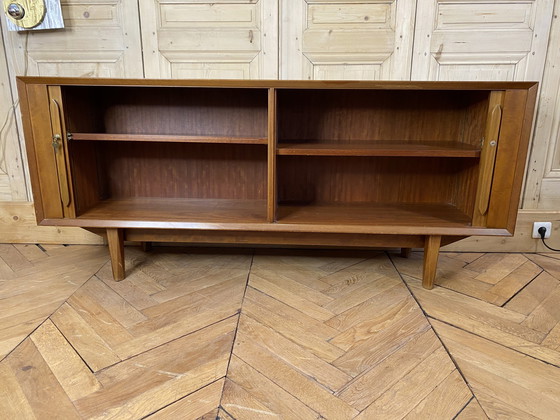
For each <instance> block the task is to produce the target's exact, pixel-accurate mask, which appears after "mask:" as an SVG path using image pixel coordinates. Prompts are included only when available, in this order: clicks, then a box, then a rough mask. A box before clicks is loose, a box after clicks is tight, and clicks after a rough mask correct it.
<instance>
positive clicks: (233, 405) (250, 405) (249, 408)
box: [221, 380, 281, 420]
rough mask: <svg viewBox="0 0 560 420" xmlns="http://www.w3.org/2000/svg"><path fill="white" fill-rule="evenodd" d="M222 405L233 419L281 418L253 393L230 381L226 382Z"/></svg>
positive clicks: (258, 419) (259, 419)
mask: <svg viewBox="0 0 560 420" xmlns="http://www.w3.org/2000/svg"><path fill="white" fill-rule="evenodd" d="M221 405H222V407H223V408H224V409H225V410H226V411H227V412H228V413H229V414H231V416H232V417H234V418H236V419H238V420H241V419H255V420H261V419H280V418H281V417H280V415H279V414H277V413H274V412H272V411H270V409H269V408H268V407H267V406H266V405H264V404H262V403H261V402H260V401H259V400H257V399H256V398H255V397H253V395H251V393H249V392H247V391H246V390H245V389H244V388H242V387H241V386H239V385H237V384H236V383H235V382H232V381H230V380H226V383H225V386H224V394H223V396H222V402H221Z"/></svg>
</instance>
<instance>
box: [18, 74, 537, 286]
mask: <svg viewBox="0 0 560 420" xmlns="http://www.w3.org/2000/svg"><path fill="white" fill-rule="evenodd" d="M18 89H19V94H20V98H21V110H22V114H23V121H24V130H25V139H26V145H27V153H28V160H29V168H30V174H31V182H32V187H33V194H34V200H35V209H36V214H37V221H38V223H39V224H41V225H55V226H79V227H83V228H86V229H89V230H92V231H94V232H97V233H100V234H106V235H107V240H108V243H109V250H110V254H111V262H112V267H113V274H114V277H115V279H116V280H120V279H123V278H124V276H125V267H124V251H123V241H124V240H130V241H144V242H152V241H166V242H170V241H179V242H190V243H234V244H268V245H283V246H284V245H300V246H301V245H303V246H334V247H346V246H352V247H380V246H381V247H400V248H403V253H404V254H406V253H407V250H409V249H410V248H422V247H423V248H424V250H425V252H424V277H423V284H424V286H425V287H427V288H431V287H432V286H433V281H434V277H435V273H436V265H437V258H438V253H439V248H440V246H441V245H443V244H447V243H451V242H453V241H457V240H459V239H461V238H464V237H466V236H471V235H503V236H509V235H512V234H513V230H514V226H515V220H516V216H517V207H518V203H519V196H520V191H521V185H522V180H523V172H524V167H525V161H526V155H527V146H528V141H529V136H530V131H531V125H532V119H533V110H534V105H535V97H536V92H537V83H532V82H393V81H391V82H342V81H331V82H319V81H227V80H220V81H218V80H124V79H84V78H79V79H78V78H74V79H71V78H41V77H20V78H18Z"/></svg>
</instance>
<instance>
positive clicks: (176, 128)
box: [63, 86, 268, 145]
mask: <svg viewBox="0 0 560 420" xmlns="http://www.w3.org/2000/svg"><path fill="white" fill-rule="evenodd" d="M63 95H64V103H65V109H66V123H67V130H68V132H69V133H71V138H72V140H76V141H128V142H185V143H225V144H228V143H231V144H261V145H266V144H267V142H268V141H267V97H268V91H267V89H227V88H202V87H197V88H187V87H184V88H166V87H127V88H122V87H116V86H115V87H113V86H111V87H95V88H91V87H83V86H66V87H64V88H63Z"/></svg>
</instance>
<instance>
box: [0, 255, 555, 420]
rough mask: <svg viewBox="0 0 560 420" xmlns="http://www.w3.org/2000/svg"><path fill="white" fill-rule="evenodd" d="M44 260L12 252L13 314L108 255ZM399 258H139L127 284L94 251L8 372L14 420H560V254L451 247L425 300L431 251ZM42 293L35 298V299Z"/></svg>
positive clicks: (8, 262) (24, 341)
mask: <svg viewBox="0 0 560 420" xmlns="http://www.w3.org/2000/svg"><path fill="white" fill-rule="evenodd" d="M35 248H37V247H35ZM35 248H32V247H31V248H30V247H25V246H19V245H18V246H17V247H16V246H12V245H7V246H4V247H0V273H2V276H4V277H5V276H6V275H7V274H10V273H12V274H11V276H13V277H12V279H13V280H14V281H13V282H11V285H10V287H7V284H8V283H7V282H10V280H7V281H5V282H3V283H1V284H0V297H1V298H2V300H3V302H4V304H3V305H2V309H1V310H0V316H3V315H4V312H5V311H8V312H9V311H10V310H12V309H15V308H17V309H18V310H19V311H20V313H22V314H23V312H21V311H22V310H24V309H25V305H27V308H28V310H29V312H35V313H36V311H37V308H38V304H37V303H38V302H40V301H41V300H44V299H45V298H46V297H47V296H49V295H50V294H51V293H52V294H53V296H54V295H56V293H58V291H55V290H54V289H55V283H53V281H54V280H56V279H59V278H61V277H62V276H61V274H60V273H67V274H69V275H70V277H69V278H70V279H71V281H72V282H78V281H79V277H78V275H77V274H74V272H72V271H69V269H68V267H69V266H71V265H72V264H76V265H79V266H80V268H82V269H83V268H85V265H87V264H90V262H88V263H87V264H86V262H87V261H90V260H91V257H92V256H93V255H94V254H95V253H94V254H91V255H90V254H89V253H90V252H94V251H96V250H99V248H97V247H64V246H50V245H45V246H44V247H43V249H44V251H43V250H41V249H39V248H37V249H35ZM98 254H100V253H98ZM103 254H104V253H103ZM391 257H392V258H393V262H391V261H390V260H389V258H388V256H387V255H386V254H385V253H381V252H379V253H372V252H363V251H362V252H359V251H351V252H340V251H338V252H332V251H330V252H329V251H300V252H295V251H293V250H291V251H290V250H283V251H278V252H270V251H267V250H261V251H258V252H255V251H253V250H246V251H243V252H241V251H240V250H235V249H234V250H231V249H230V250H219V251H218V250H212V251H210V250H207V249H191V250H189V249H179V248H170V247H154V249H153V250H152V251H151V252H150V253H145V252H143V251H141V250H140V249H139V248H135V247H129V249H128V250H127V263H128V265H129V270H130V273H129V278H128V279H125V280H123V281H121V282H114V281H113V280H112V275H111V268H110V265H109V264H108V263H106V264H105V265H104V266H103V267H102V268H101V270H99V271H97V268H95V267H93V263H94V261H95V257H94V258H93V260H91V264H90V265H91V271H90V273H89V274H87V276H86V277H85V279H87V278H89V280H87V281H85V279H84V280H83V281H82V282H81V283H80V284H83V285H82V286H81V287H80V288H79V289H78V290H76V286H74V289H72V290H71V291H70V292H69V293H68V294H67V295H66V296H68V295H70V294H71V296H70V297H69V298H68V299H67V300H66V302H65V303H64V304H63V305H62V307H60V308H59V309H57V310H56V312H55V313H54V314H53V315H51V316H50V317H49V316H48V315H46V316H45V317H47V318H49V319H47V320H46V321H44V322H43V320H44V318H43V320H41V321H39V322H40V323H42V325H40V326H39V327H38V328H37V329H35V330H28V332H27V333H26V334H24V335H23V336H22V337H21V338H20V339H19V342H20V343H21V344H20V345H19V346H17V347H16V348H15V349H13V350H11V352H10V353H9V354H8V355H7V357H5V358H4V359H3V360H2V361H0V378H1V379H2V381H0V389H2V393H0V407H1V408H2V413H7V414H11V413H15V415H16V416H19V417H21V416H23V415H26V416H28V417H32V416H33V417H43V416H49V417H57V416H61V415H64V417H65V418H107V417H110V416H114V417H119V418H138V417H146V416H148V418H149V416H152V417H155V418H176V417H177V416H178V415H179V416H183V417H184V416H187V417H188V418H191V417H192V418H198V417H200V418H215V416H216V415H217V413H219V415H220V416H221V417H222V418H238V419H244V418H247V419H252V418H261V417H262V418H271V417H272V418H274V417H284V418H302V419H307V418H309V419H316V418H318V416H323V417H324V418H327V419H330V418H332V419H339V418H348V417H351V416H354V417H357V418H360V419H362V418H364V419H367V418H380V419H383V418H387V419H393V418H459V419H467V418H477V419H478V418H487V417H488V418H499V417H500V416H506V417H509V418H511V417H523V418H532V419H535V418H536V419H548V418H551V416H553V413H556V412H557V411H558V407H557V406H558V404H559V403H560V401H559V400H558V398H557V395H556V394H557V393H555V392H554V391H555V390H556V389H557V388H558V383H557V382H558V368H557V367H556V365H557V358H556V359H555V358H554V356H553V355H554V354H556V353H558V350H559V349H560V345H559V343H560V341H559V338H560V334H559V331H560V329H559V328H558V325H560V324H559V322H560V313H559V312H558V311H557V308H558V307H559V305H558V299H559V297H560V292H559V289H558V287H559V286H558V284H559V283H558V282H559V280H558V276H560V265H559V264H558V263H559V262H560V259H558V258H553V255H552V256H550V255H527V256H523V255H519V254H481V253H468V254H467V253H463V254H458V253H442V254H441V256H440V260H441V264H440V271H442V274H441V275H440V276H439V277H438V281H437V282H438V283H439V284H441V286H440V285H436V287H434V289H433V290H432V291H426V290H425V289H423V288H421V286H420V281H419V280H415V279H414V278H413V277H410V276H411V275H413V276H416V277H418V276H421V271H422V270H421V258H420V257H421V255H420V254H419V253H416V252H413V253H412V255H411V257H410V258H409V259H402V258H401V257H399V256H398V255H397V254H394V255H391ZM528 257H529V258H530V259H529V258H528ZM104 261H106V256H105V255H103V260H102V261H101V260H100V261H99V262H97V263H96V264H102V263H103V262H104ZM393 263H394V264H395V265H393ZM49 266H50V268H49ZM97 267H98V265H97ZM395 267H397V268H398V271H397V270H396V269H395ZM48 270H51V271H50V278H47V277H45V274H46V273H47V272H48ZM96 271H97V274H96V276H92V273H94V272H96ZM20 273H21V275H23V277H22V276H19V274H20ZM467 275H468V276H467ZM26 276H27V277H26ZM400 276H402V277H403V278H404V279H405V280H406V281H407V282H408V285H409V287H410V290H411V291H412V292H413V293H414V294H415V297H416V299H418V302H420V303H421V305H422V307H419V306H418V304H417V303H416V300H415V299H414V298H413V297H412V296H411V295H410V293H409V291H408V289H407V288H406V287H405V286H404V285H403V282H402V280H401V277H400ZM535 276H536V277H535ZM462 277H465V280H462ZM442 278H443V279H446V282H445V283H441V282H440V280H441V279H442ZM453 279H454V280H453ZM469 282H470V283H472V284H471V287H470V289H469V288H466V285H467V284H468V283H469ZM32 284H35V286H36V288H35V290H36V295H37V296H36V297H33V294H29V293H27V292H26V291H27V289H29V287H31V285H32ZM482 285H486V286H487V287H489V288H490V289H486V290H492V288H494V289H493V290H494V292H498V290H502V291H503V292H504V294H503V295H501V296H502V300H496V301H494V300H492V294H490V293H486V294H483V293H479V294H475V291H476V290H479V291H482V290H483V287H482ZM455 289H456V290H457V291H455ZM468 294H470V295H471V297H469V296H468ZM495 296H498V295H495ZM503 302H506V304H505V305H504V304H503ZM10 308H12V309H10ZM423 310H424V311H426V313H427V314H428V316H429V317H430V318H431V319H429V320H427V319H426V317H425V316H424V313H423ZM51 313H52V310H51ZM0 319H7V318H4V317H2V318H0ZM21 319H23V318H21ZM440 320H441V321H440ZM428 321H429V322H428ZM430 323H431V324H433V325H434V326H435V330H436V332H437V334H438V336H436V335H435V334H434V331H433V330H432V327H431V325H430ZM33 328H35V327H33ZM8 333H9V332H7V331H6V330H4V331H3V334H4V335H6V334H8ZM29 333H31V335H30V336H28V334H29ZM474 333H476V334H474ZM234 336H235V337H236V338H235V341H234ZM438 337H439V338H440V339H441V340H442V341H443V343H444V344H445V347H443V346H442V344H441V342H440V341H439V339H438ZM513 337H517V338H518V341H517V342H516V341H515V340H513ZM531 340H532V341H531ZM446 349H448V351H449V352H450V353H451V354H452V355H453V357H454V361H455V363H456V364H455V363H454V362H453V361H452V360H451V358H450V357H449V355H448V353H447V351H446ZM232 353H233V354H232ZM525 354H526V355H525ZM539 359H542V360H543V361H545V362H547V363H543V362H541V361H539ZM228 361H229V368H228ZM462 375H463V376H464V377H465V378H466V380H467V381H468V383H469V386H470V388H471V389H472V390H473V391H474V396H475V398H474V399H473V394H472V393H471V391H470V389H469V387H467V385H466V384H465V382H464V380H463V377H462ZM537 398H538V399H539V401H540V402H541V404H538V405H535V404H534V401H535V400H536V399H537ZM212 416H213V417H212ZM228 416H229V417H228Z"/></svg>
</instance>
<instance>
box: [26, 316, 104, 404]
mask: <svg viewBox="0 0 560 420" xmlns="http://www.w3.org/2000/svg"><path fill="white" fill-rule="evenodd" d="M30 338H31V340H32V341H33V343H34V344H35V346H36V347H37V350H38V351H39V353H41V356H42V357H43V359H44V360H45V362H46V363H47V365H48V366H49V369H50V370H51V371H52V373H53V374H54V376H55V377H56V379H57V380H58V382H59V383H60V385H61V386H62V388H63V389H64V392H66V394H67V395H68V397H69V398H70V400H71V401H76V400H77V399H79V398H83V397H85V396H87V395H89V394H91V393H93V392H95V391H97V390H99V389H101V384H100V383H99V382H98V381H97V379H96V378H95V376H94V375H93V373H92V372H91V371H90V370H89V369H88V368H87V366H86V364H85V363H84V361H83V360H82V359H81V358H80V356H79V355H78V354H77V353H76V352H75V350H74V349H73V348H72V347H71V346H70V344H69V343H68V342H67V341H66V339H65V338H64V336H63V335H62V334H61V333H60V331H58V329H57V328H56V327H55V326H54V324H53V323H52V321H50V320H46V321H45V322H44V323H43V324H42V325H41V326H40V327H39V328H38V329H37V330H36V331H35V332H34V333H33V334H31V336H30Z"/></svg>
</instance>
